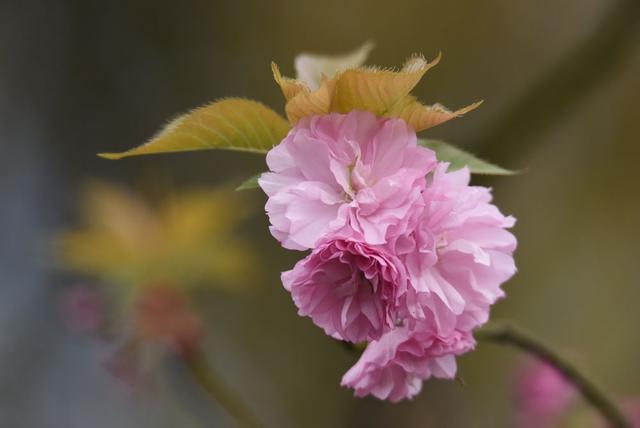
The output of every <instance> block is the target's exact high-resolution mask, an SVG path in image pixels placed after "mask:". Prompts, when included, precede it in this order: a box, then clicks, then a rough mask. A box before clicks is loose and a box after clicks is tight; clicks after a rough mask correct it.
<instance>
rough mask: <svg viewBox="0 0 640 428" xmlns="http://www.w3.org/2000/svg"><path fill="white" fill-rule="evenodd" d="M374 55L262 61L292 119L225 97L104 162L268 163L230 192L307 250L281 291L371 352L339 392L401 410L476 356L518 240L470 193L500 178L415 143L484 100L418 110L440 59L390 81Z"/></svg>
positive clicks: (293, 245)
mask: <svg viewBox="0 0 640 428" xmlns="http://www.w3.org/2000/svg"><path fill="white" fill-rule="evenodd" d="M371 48H372V45H371V44H365V45H363V46H362V47H361V48H360V49H358V50H356V51H354V52H351V53H348V54H346V55H342V56H338V57H328V56H323V55H312V54H303V55H300V56H299V57H298V58H297V59H296V62H295V66H296V71H297V75H298V76H297V78H296V79H291V78H287V77H284V76H283V75H282V74H281V73H280V69H279V68H278V66H277V65H276V64H275V63H272V72H273V76H274V79H275V81H276V83H277V84H278V85H279V86H280V89H281V90H282V93H283V95H284V98H285V101H286V103H285V109H284V110H285V113H286V119H285V118H283V117H281V116H280V115H279V114H278V113H276V112H275V111H273V110H271V109H270V108H268V107H266V106H265V105H263V104H260V103H258V102H255V101H251V100H246V99H242V98H227V99H223V100H219V101H216V102H213V103H211V104H208V105H205V106H203V107H200V108H197V109H195V110H193V111H191V112H189V113H187V114H185V115H183V116H180V117H178V118H177V119H174V120H173V121H171V122H170V123H169V124H168V125H166V126H165V127H164V128H163V129H162V130H161V131H160V132H159V133H158V134H156V135H155V136H154V137H153V138H152V139H151V140H150V141H149V142H147V143H145V144H143V145H141V146H138V147H136V148H133V149H130V150H127V151H125V152H121V153H103V154H102V155H101V156H103V157H105V158H108V159H120V158H122V157H127V156H137V155H145V154H152V153H166V152H177V151H185V150H204V149H226V150H239V151H246V152H254V153H266V160H267V165H268V167H269V172H266V173H264V174H262V175H261V176H260V178H259V180H257V183H256V179H255V178H252V179H249V180H247V181H245V183H243V184H242V185H241V186H240V187H239V189H250V188H253V187H256V186H257V185H258V184H259V186H260V187H261V188H262V189H263V190H264V191H265V192H266V194H267V195H268V197H269V199H268V202H267V204H266V211H267V214H268V216H269V220H270V223H271V225H270V230H271V233H272V234H273V236H274V237H275V238H276V239H277V240H278V241H280V242H281V243H282V246H283V247H285V248H287V249H292V250H311V253H310V254H309V255H308V256H307V257H306V258H304V259H303V260H301V261H300V262H299V263H298V264H296V266H295V267H294V268H293V269H292V270H291V271H289V272H285V273H283V274H282V282H283V284H284V287H285V289H286V290H287V291H289V292H290V293H291V296H292V298H293V301H294V303H295V305H296V306H297V307H298V309H299V314H300V315H302V316H308V317H310V318H311V319H312V320H313V322H314V323H315V324H317V325H318V326H319V327H321V328H322V329H323V330H324V331H325V332H326V333H327V334H328V335H329V336H331V337H333V338H335V339H337V340H344V341H349V342H354V343H355V342H367V344H368V345H367V348H366V351H365V352H364V353H363V355H362V357H361V359H360V361H359V362H358V363H357V364H356V365H355V366H354V367H353V368H352V369H351V370H349V372H348V373H347V374H346V375H345V377H344V378H343V382H342V383H343V385H346V386H349V387H352V388H354V389H355V390H356V394H357V395H359V396H361V395H366V394H373V395H375V396H376V397H378V398H381V399H390V400H393V401H396V400H400V399H402V398H408V397H412V396H413V395H415V394H416V393H417V391H418V390H419V389H420V386H421V382H422V380H424V379H427V378H429V377H431V376H436V377H445V378H451V377H453V376H454V374H455V371H456V366H455V356H456V355H459V354H462V353H464V352H466V351H468V350H470V349H472V348H473V346H474V340H473V336H472V332H473V330H474V329H475V328H477V327H478V326H480V325H482V324H483V323H485V322H486V321H487V319H488V317H489V309H490V307H491V305H492V304H493V303H495V301H496V300H497V299H499V298H500V297H502V296H503V292H502V290H501V289H500V286H501V284H502V283H504V282H505V281H506V280H507V279H509V278H510V277H511V276H512V275H513V274H514V273H515V265H514V262H513V258H512V253H513V251H514V249H515V247H516V240H515V238H514V237H513V235H511V234H510V233H509V232H507V231H506V230H505V229H506V228H509V227H511V226H512V225H513V223H514V219H513V218H511V217H506V216H504V215H502V214H501V213H500V211H499V210H498V209H497V208H496V207H495V206H494V205H492V204H491V193H490V191H489V189H486V188H483V187H473V186H470V185H469V180H470V172H472V171H473V172H482V173H492V174H509V173H510V171H508V170H505V169H502V168H499V167H497V166H495V165H492V164H490V163H488V162H484V161H481V160H479V159H477V158H474V157H473V156H472V155H470V154H468V153H465V152H463V151H462V150H459V149H457V148H455V147H453V146H451V145H448V144H446V143H443V142H436V141H418V140H417V137H416V132H419V131H423V130H426V129H429V128H431V127H433V126H436V125H439V124H441V123H444V122H446V121H449V120H451V119H454V118H457V117H460V116H462V115H463V114H465V113H467V112H470V111H472V110H473V109H475V108H476V107H478V106H479V105H480V102H476V103H473V104H470V105H468V106H466V107H463V108H460V109H457V110H449V109H447V108H445V107H444V106H442V105H440V104H432V105H428V104H422V103H421V102H420V101H418V99H417V98H416V97H415V96H413V95H412V94H411V91H412V90H413V88H414V87H415V86H416V85H417V84H418V83H419V82H420V80H421V78H422V77H423V76H424V75H425V73H426V72H427V71H428V70H429V69H431V68H432V67H433V66H435V65H436V64H437V63H438V61H439V60H440V56H438V57H436V59H435V60H433V61H431V62H427V61H426V60H425V58H424V57H422V56H420V55H414V56H412V57H410V58H409V59H408V60H407V61H406V62H405V64H404V65H403V66H402V68H401V69H399V70H392V69H386V68H376V67H364V66H363V63H364V61H365V60H366V57H367V55H368V53H369V51H370V50H371ZM432 149H433V150H432ZM434 150H435V151H434ZM448 161H450V162H448ZM464 165H468V166H469V167H468V168H467V167H464V168H462V169H460V167H462V166H464ZM469 168H471V170H470V169H469Z"/></svg>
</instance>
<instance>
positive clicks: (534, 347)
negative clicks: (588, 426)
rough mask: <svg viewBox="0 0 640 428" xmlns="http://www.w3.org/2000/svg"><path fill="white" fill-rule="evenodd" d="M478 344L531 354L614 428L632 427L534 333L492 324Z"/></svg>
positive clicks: (482, 331) (597, 389)
mask: <svg viewBox="0 0 640 428" xmlns="http://www.w3.org/2000/svg"><path fill="white" fill-rule="evenodd" d="M475 337H476V339H477V340H478V341H484V342H494V343H498V344H501V345H509V346H513V347H515V348H518V349H520V350H523V351H525V352H527V353H529V354H532V355H534V356H536V357H538V358H540V359H541V360H543V361H545V362H546V363H548V364H550V365H552V366H553V367H554V368H555V369H556V370H558V371H559V372H560V373H562V375H563V376H564V377H565V378H566V379H567V380H568V381H569V382H570V383H571V384H573V386H575V388H576V389H577V390H578V391H580V393H581V394H582V396H583V397H584V399H585V400H586V401H587V402H588V403H589V404H591V405H592V406H593V407H594V408H595V409H596V410H597V411H598V412H600V414H601V415H602V416H603V417H604V418H605V419H606V420H607V422H608V423H609V425H610V426H611V427H613V428H631V424H630V423H629V421H628V420H627V419H626V417H625V416H624V415H623V413H622V412H621V411H620V408H619V407H618V406H617V405H616V404H615V401H614V400H613V399H612V398H611V397H610V396H609V395H608V394H607V393H606V392H605V391H604V390H603V389H602V388H600V387H599V386H598V385H597V384H595V383H594V382H593V381H592V380H591V379H589V378H588V377H587V376H586V375H585V374H584V373H582V372H581V371H580V370H578V368H576V366H575V365H573V364H572V363H571V362H569V361H568V360H567V359H565V358H564V357H563V356H561V355H560V354H559V353H558V352H556V351H555V350H553V348H551V347H550V346H548V345H546V344H545V343H543V342H542V341H540V340H538V339H536V338H535V337H533V336H532V335H531V334H529V333H527V332H526V331H524V330H522V329H521V328H519V327H515V326H514V325H512V324H509V323H505V322H496V323H491V324H489V325H487V326H485V327H483V328H481V329H479V330H478V331H477V332H476V333H475Z"/></svg>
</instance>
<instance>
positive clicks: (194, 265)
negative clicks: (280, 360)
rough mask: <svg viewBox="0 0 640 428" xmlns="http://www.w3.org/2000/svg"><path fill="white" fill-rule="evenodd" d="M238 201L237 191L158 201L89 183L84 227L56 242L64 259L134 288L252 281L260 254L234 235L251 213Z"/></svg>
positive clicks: (189, 194) (175, 196) (194, 192)
mask: <svg viewBox="0 0 640 428" xmlns="http://www.w3.org/2000/svg"><path fill="white" fill-rule="evenodd" d="M240 200H241V198H239V197H238V196H237V194H236V193H235V192H231V191H226V190H203V189H199V190H198V189H196V190H189V191H184V192H180V193H176V194H173V195H171V196H169V197H167V198H166V199H165V200H163V201H162V202H161V203H159V204H158V205H157V206H154V205H151V204H149V203H147V202H146V201H144V200H143V199H141V198H140V197H139V196H137V195H136V194H134V193H132V192H129V191H127V190H125V189H122V188H119V187H116V186H113V185H109V184H105V183H92V184H91V185H89V186H88V187H87V190H86V192H85V194H84V197H83V211H82V219H83V225H82V226H80V227H78V228H75V229H72V230H70V231H68V232H66V233H63V234H62V235H61V237H60V239H59V244H60V245H59V250H60V256H61V261H62V263H63V264H64V265H65V266H66V267H67V268H69V269H71V270H75V271H78V272H82V273H85V274H89V275H93V276H96V277H98V278H101V279H103V280H106V281H110V282H115V283H118V284H123V285H127V286H131V287H141V286H144V285H145V284H150V283H153V282H155V281H163V282H169V283H172V284H175V285H180V286H191V285H195V284H198V283H202V282H206V283H212V284H217V285H222V286H225V287H227V286H228V287H237V286H242V285H248V284H250V283H252V282H253V280H254V276H253V275H252V272H254V271H255V269H256V263H257V262H256V260H257V257H256V256H255V254H254V251H253V249H252V247H251V246H250V245H249V244H248V243H246V242H245V241H243V240H242V239H239V238H238V237H237V236H236V233H237V231H238V229H239V226H240V223H241V221H243V219H244V218H245V217H246V214H247V213H246V210H245V209H244V208H243V204H241V203H240ZM248 266H251V269H247V267H248Z"/></svg>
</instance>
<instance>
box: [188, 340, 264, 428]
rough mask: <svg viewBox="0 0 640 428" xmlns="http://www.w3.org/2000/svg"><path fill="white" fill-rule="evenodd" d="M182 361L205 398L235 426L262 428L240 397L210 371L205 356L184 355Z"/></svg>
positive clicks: (198, 354)
mask: <svg viewBox="0 0 640 428" xmlns="http://www.w3.org/2000/svg"><path fill="white" fill-rule="evenodd" d="M182 361H183V362H184V364H185V366H186V368H187V370H188V371H189V373H190V374H191V375H192V377H193V379H194V380H195V381H196V382H197V383H198V385H200V387H201V388H202V390H203V391H204V392H205V393H206V394H207V396H208V397H209V398H211V399H212V400H213V401H215V402H216V403H217V404H219V405H220V406H221V407H222V408H223V409H224V410H225V411H226V412H227V414H228V415H229V416H231V417H232V418H233V419H234V420H235V421H236V424H237V426H239V427H242V428H257V427H262V426H263V424H262V423H261V422H260V421H259V420H258V418H257V417H256V415H255V414H254V413H253V412H252V411H251V410H250V409H249V408H248V407H247V406H246V405H245V404H244V403H243V402H242V400H241V399H240V397H238V396H237V395H236V393H235V392H234V391H232V390H231V389H230V388H229V387H228V386H227V385H226V384H225V383H224V382H223V381H222V379H220V378H219V377H218V376H217V374H216V373H215V372H214V371H213V370H212V369H211V366H210V365H209V364H208V362H207V359H206V357H205V355H203V354H202V353H198V352H194V353H190V354H188V355H185V356H184V357H183V358H182Z"/></svg>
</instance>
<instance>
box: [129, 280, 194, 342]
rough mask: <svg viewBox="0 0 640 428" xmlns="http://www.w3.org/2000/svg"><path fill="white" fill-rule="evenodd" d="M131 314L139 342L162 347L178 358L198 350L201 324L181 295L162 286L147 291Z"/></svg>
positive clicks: (179, 292)
mask: <svg viewBox="0 0 640 428" xmlns="http://www.w3.org/2000/svg"><path fill="white" fill-rule="evenodd" d="M134 311H135V313H134V319H135V324H136V330H137V333H138V335H139V336H140V338H141V339H143V340H152V341H157V342H160V343H163V344H165V345H166V346H168V347H169V348H170V349H171V350H172V351H174V352H176V353H177V354H179V355H189V354H192V353H193V352H195V351H197V349H198V347H199V346H200V342H201V341H202V337H203V326H202V323H201V321H200V319H199V318H198V317H197V315H196V314H195V313H194V312H193V311H192V310H191V309H190V308H189V303H188V301H187V299H186V297H185V296H184V294H183V293H182V292H181V291H179V290H176V289H175V288H171V287H166V286H162V285H159V286H155V285H154V286H152V287H149V288H147V289H146V290H145V291H144V292H143V294H142V295H141V296H140V298H139V300H138V301H137V302H136V305H135V309H134Z"/></svg>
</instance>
